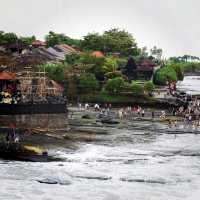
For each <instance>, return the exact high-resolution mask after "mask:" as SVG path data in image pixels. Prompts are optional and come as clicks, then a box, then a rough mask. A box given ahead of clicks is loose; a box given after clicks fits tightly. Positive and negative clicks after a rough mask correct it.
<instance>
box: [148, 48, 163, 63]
mask: <svg viewBox="0 0 200 200" xmlns="http://www.w3.org/2000/svg"><path fill="white" fill-rule="evenodd" d="M150 52H151V56H153V57H155V58H156V59H157V60H158V61H160V60H161V58H162V53H163V50H162V49H160V48H157V47H156V46H154V47H153V48H152V49H151V50H150Z"/></svg>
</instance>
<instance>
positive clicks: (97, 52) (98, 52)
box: [91, 51, 104, 58]
mask: <svg viewBox="0 0 200 200" xmlns="http://www.w3.org/2000/svg"><path fill="white" fill-rule="evenodd" d="M91 55H92V56H94V57H97V58H103V57H104V54H103V53H102V52H101V51H93V52H92V53H91Z"/></svg>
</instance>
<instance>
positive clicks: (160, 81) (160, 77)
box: [153, 66, 177, 85]
mask: <svg viewBox="0 0 200 200" xmlns="http://www.w3.org/2000/svg"><path fill="white" fill-rule="evenodd" d="M168 81H177V73H176V71H175V69H174V68H173V67H172V66H165V67H163V68H160V69H158V70H156V72H155V74H154V77H153V83H154V84H156V85H166V84H167V82H168Z"/></svg>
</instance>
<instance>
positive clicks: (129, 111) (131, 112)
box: [78, 98, 200, 129]
mask: <svg viewBox="0 0 200 200" xmlns="http://www.w3.org/2000/svg"><path fill="white" fill-rule="evenodd" d="M78 108H79V110H86V111H90V110H92V111H95V112H97V113H98V114H99V116H111V115H112V116H113V117H117V118H118V119H120V120H134V119H135V118H147V119H152V120H153V119H154V118H157V119H161V120H162V119H163V120H166V121H167V122H168V125H169V128H171V127H177V126H178V125H179V123H180V124H182V125H183V126H184V127H186V126H188V127H192V128H194V129H197V128H198V127H199V126H200V101H199V100H198V99H197V98H192V99H191V101H189V102H188V104H187V106H180V107H173V108H170V109H169V110H155V109H148V108H142V107H141V106H139V105H136V106H127V107H122V108H115V109H112V104H111V103H107V104H103V105H100V104H98V103H95V104H89V103H85V104H81V103H79V104H78ZM169 116H175V117H174V118H170V117H169ZM176 117H177V118H176ZM177 119H179V120H178V121H179V123H178V121H177Z"/></svg>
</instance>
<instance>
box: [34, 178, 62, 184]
mask: <svg viewBox="0 0 200 200" xmlns="http://www.w3.org/2000/svg"><path fill="white" fill-rule="evenodd" d="M37 181H38V182H39V183H45V184H58V181H57V180H53V179H49V178H45V179H42V180H37Z"/></svg>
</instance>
